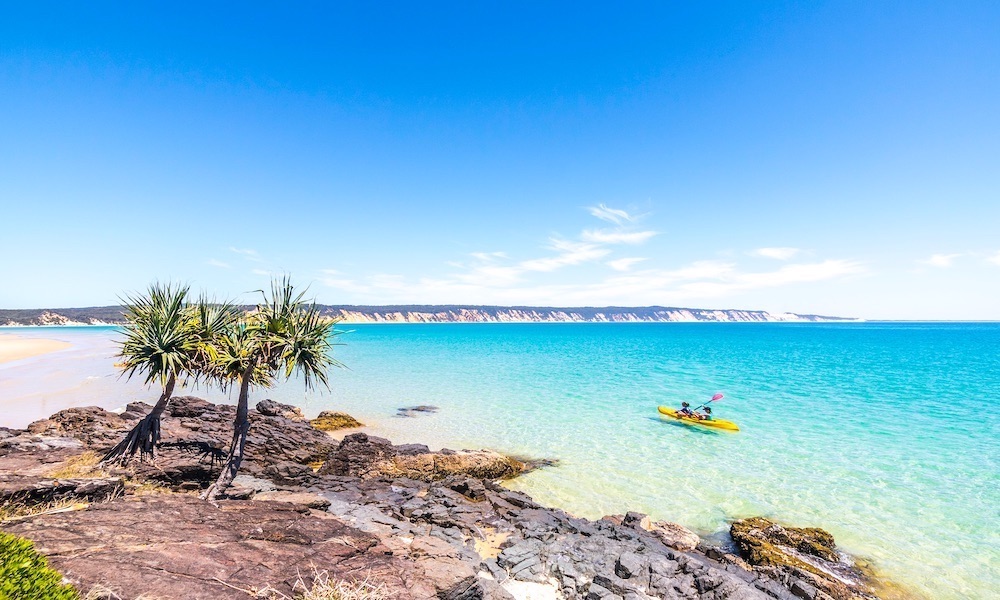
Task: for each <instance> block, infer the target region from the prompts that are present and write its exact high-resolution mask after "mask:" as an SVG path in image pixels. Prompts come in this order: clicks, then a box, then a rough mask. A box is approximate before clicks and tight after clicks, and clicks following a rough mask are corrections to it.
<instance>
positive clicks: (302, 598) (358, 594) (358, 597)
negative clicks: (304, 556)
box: [216, 567, 390, 600]
mask: <svg viewBox="0 0 1000 600" xmlns="http://www.w3.org/2000/svg"><path fill="white" fill-rule="evenodd" d="M309 579H311V580H312V581H311V583H306V580H305V579H304V578H303V577H302V575H301V574H300V575H299V577H298V579H297V580H296V582H295V585H293V586H292V596H288V595H287V594H283V593H282V592H279V591H278V590H276V589H274V588H272V587H271V586H270V585H266V586H264V587H263V588H257V587H252V588H249V589H243V588H240V587H236V586H234V585H232V584H229V583H226V582H225V581H222V580H221V579H216V581H217V582H219V583H221V584H222V585H224V586H226V587H228V588H232V589H234V590H239V591H241V592H243V593H245V594H247V595H248V596H251V597H253V598H267V599H268V600H389V598H390V594H389V590H388V588H386V586H385V584H384V583H372V582H370V581H368V580H367V579H366V580H364V581H341V580H334V579H331V578H330V573H329V572H327V571H320V570H319V569H317V568H316V567H313V571H312V577H310V578H309Z"/></svg>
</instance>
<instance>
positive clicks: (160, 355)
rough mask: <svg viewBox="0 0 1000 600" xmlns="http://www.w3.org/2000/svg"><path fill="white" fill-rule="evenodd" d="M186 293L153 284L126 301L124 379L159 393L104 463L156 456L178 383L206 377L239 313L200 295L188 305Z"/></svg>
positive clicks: (121, 354)
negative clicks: (140, 380) (138, 379)
mask: <svg viewBox="0 0 1000 600" xmlns="http://www.w3.org/2000/svg"><path fill="white" fill-rule="evenodd" d="M188 292H189V288H188V287H187V286H182V285H174V284H159V283H154V284H153V285H151V286H150V287H149V291H148V292H147V293H146V294H145V295H139V296H131V297H127V298H126V302H125V325H124V327H123V330H124V339H122V340H121V342H120V345H121V350H120V352H119V355H118V356H119V358H120V359H121V362H120V363H119V366H120V368H121V369H122V374H123V375H125V376H127V377H128V378H129V379H131V378H132V377H133V376H134V375H136V374H137V373H138V374H144V375H145V383H146V384H147V385H148V384H152V383H154V382H157V383H159V384H160V385H161V386H162V393H161V394H160V398H159V399H158V400H157V402H156V404H155V405H154V406H153V410H151V411H150V412H149V414H148V415H146V416H145V417H143V418H142V419H141V420H140V421H139V422H138V423H137V424H136V425H135V427H133V428H132V430H131V431H129V432H128V434H126V436H125V438H124V439H122V441H121V442H119V443H118V444H117V445H116V446H115V447H114V448H112V449H111V450H110V451H109V452H108V453H107V454H106V455H105V456H104V458H103V462H105V463H112V462H118V463H123V464H124V463H127V462H128V461H129V460H131V459H132V458H134V457H135V455H136V454H139V456H140V458H153V457H154V456H155V452H156V444H157V443H158V442H159V441H160V420H161V418H162V416H163V412H164V410H166V408H167V405H168V404H169V403H170V398H171V396H172V395H173V392H174V387H175V386H176V385H177V381H178V379H183V380H193V381H197V380H198V379H199V378H200V377H202V376H203V375H204V374H206V373H210V372H211V365H212V364H213V363H214V361H215V360H216V357H217V355H218V353H217V351H216V345H217V343H218V340H219V338H221V337H222V336H223V335H224V334H225V333H226V332H227V331H228V330H230V329H231V328H232V327H233V326H234V325H235V324H236V322H237V318H238V316H239V312H238V311H237V309H236V308H235V307H234V306H233V305H232V304H230V303H229V302H215V301H211V300H209V299H208V298H207V297H205V296H202V297H200V298H199V299H198V301H197V302H196V303H195V304H190V303H188V301H187V298H188Z"/></svg>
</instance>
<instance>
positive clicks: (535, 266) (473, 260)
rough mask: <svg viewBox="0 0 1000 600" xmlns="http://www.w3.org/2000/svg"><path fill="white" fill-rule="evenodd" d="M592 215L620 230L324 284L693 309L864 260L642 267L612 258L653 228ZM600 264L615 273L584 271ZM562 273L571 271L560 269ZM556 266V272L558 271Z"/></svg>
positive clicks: (771, 254) (369, 297)
mask: <svg viewBox="0 0 1000 600" xmlns="http://www.w3.org/2000/svg"><path fill="white" fill-rule="evenodd" d="M588 210H589V211H590V213H591V214H592V215H594V216H595V217H597V218H600V219H602V220H605V221H608V222H610V223H614V224H615V227H610V228H602V229H588V230H584V231H582V232H581V233H580V235H579V236H578V237H577V239H566V238H563V237H551V238H549V240H548V243H547V244H546V246H545V247H544V249H545V252H540V253H539V255H536V256H534V257H529V258H525V259H521V260H514V259H512V258H511V256H510V254H508V253H506V252H497V251H495V252H474V253H471V254H470V255H468V257H467V259H466V260H460V261H452V262H449V263H447V265H448V266H449V267H450V268H451V272H449V273H446V274H443V275H438V276H434V277H426V276H425V277H416V278H414V277H403V276H400V275H389V274H377V275H369V276H361V277H351V276H348V275H344V274H342V273H339V272H337V271H332V270H330V271H327V272H324V273H323V276H322V277H321V278H320V281H321V282H322V283H323V284H324V285H326V286H328V287H330V288H334V289H339V290H343V291H344V292H348V293H351V294H355V295H357V296H359V300H361V301H365V302H376V303H394V302H402V303H407V302H416V303H431V304H434V303H446V304H451V303H470V304H478V303H485V304H549V305H562V306H567V305H602V304H624V305H636V304H664V303H674V305H675V306H676V305H684V304H682V303H687V305H688V306H690V305H692V304H697V303H699V302H700V301H715V300H718V299H721V298H726V297H736V296H738V295H739V294H741V293H745V292H748V291H751V290H756V289H761V288H773V287H781V286H790V285H796V284H807V283H814V282H819V281H828V280H835V279H838V278H844V277H849V276H852V275H859V274H863V273H865V272H866V268H865V266H864V265H863V264H862V263H859V262H856V261H850V260H842V259H831V260H824V261H820V262H797V263H792V262H785V264H782V265H781V266H780V268H775V269H770V270H762V271H745V270H742V269H741V268H740V267H739V264H738V263H737V262H735V261H734V260H696V261H693V262H689V263H687V264H683V265H680V266H678V267H676V268H672V269H671V268H645V269H642V268H639V267H638V266H637V265H639V264H640V263H642V262H643V261H647V260H649V259H648V258H645V257H638V256H625V257H614V256H613V251H614V249H615V247H616V246H618V245H621V244H639V243H642V242H645V241H647V240H649V239H650V238H652V237H653V236H655V235H657V232H655V231H630V230H629V228H630V227H631V224H632V223H634V222H635V221H636V219H637V218H636V217H635V216H633V215H630V214H628V213H627V212H625V211H623V210H619V209H612V208H608V207H607V206H605V205H603V204H602V205H599V206H597V207H592V208H589V209H588ZM799 252H800V250H799V249H797V248H778V247H775V248H758V249H757V250H755V251H753V252H752V253H750V254H752V255H754V256H763V257H767V258H772V259H777V260H782V261H791V260H792V259H793V258H794V257H795V256H796V255H797V254H798V253H799ZM599 263H600V264H603V265H606V266H608V267H610V268H611V269H612V270H613V272H612V274H610V276H609V272H608V271H606V270H594V269H587V268H586V267H587V266H591V265H596V264H599ZM563 270H567V271H570V270H572V272H571V273H565V274H564V273H562V271H563ZM557 271H559V272H560V274H559V275H558V276H556V275H555V273H556V272H557Z"/></svg>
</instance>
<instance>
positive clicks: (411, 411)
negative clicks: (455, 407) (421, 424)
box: [396, 404, 440, 417]
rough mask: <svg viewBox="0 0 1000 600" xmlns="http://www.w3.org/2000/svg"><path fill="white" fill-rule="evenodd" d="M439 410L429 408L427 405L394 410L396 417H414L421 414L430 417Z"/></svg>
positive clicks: (432, 407) (433, 407)
mask: <svg viewBox="0 0 1000 600" xmlns="http://www.w3.org/2000/svg"><path fill="white" fill-rule="evenodd" d="M438 410H440V409H439V408H438V407H436V406H430V405H428V404H421V405H419V406H404V407H403V408H397V409H396V416H397V417H416V416H419V415H421V414H425V415H431V414H434V413H436V412H437V411H438Z"/></svg>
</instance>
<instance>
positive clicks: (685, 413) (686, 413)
mask: <svg viewBox="0 0 1000 600" xmlns="http://www.w3.org/2000/svg"><path fill="white" fill-rule="evenodd" d="M677 414H678V415H680V416H682V417H693V416H695V415H694V413H693V412H691V405H690V404H688V403H687V402H681V409H680V410H679V411H677Z"/></svg>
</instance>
